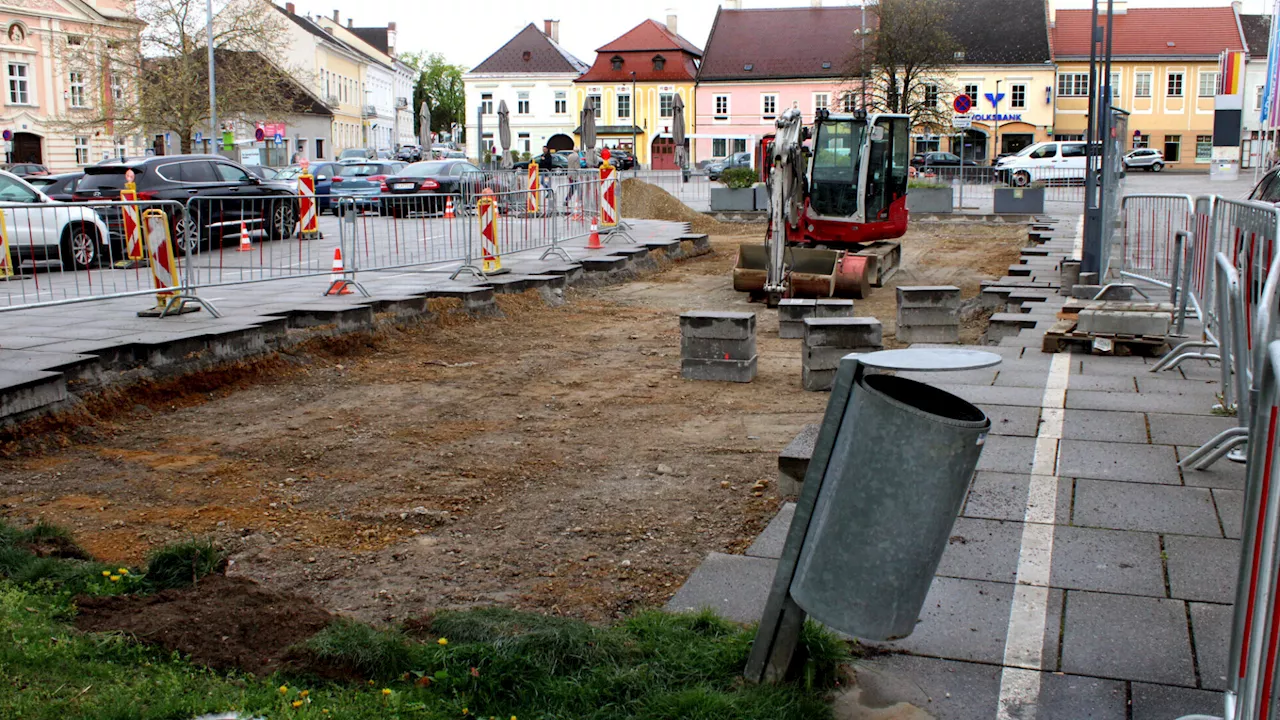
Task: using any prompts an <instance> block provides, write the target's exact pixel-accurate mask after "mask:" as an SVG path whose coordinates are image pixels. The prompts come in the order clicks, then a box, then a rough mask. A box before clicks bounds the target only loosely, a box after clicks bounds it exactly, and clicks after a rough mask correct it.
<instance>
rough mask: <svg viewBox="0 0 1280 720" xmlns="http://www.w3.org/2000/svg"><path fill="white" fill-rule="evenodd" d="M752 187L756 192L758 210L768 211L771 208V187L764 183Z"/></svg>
mask: <svg viewBox="0 0 1280 720" xmlns="http://www.w3.org/2000/svg"><path fill="white" fill-rule="evenodd" d="M751 189H752V190H755V192H756V210H761V211H765V212H767V211H768V210H769V188H767V187H765V186H764V185H757V186H755V187H753V188H751Z"/></svg>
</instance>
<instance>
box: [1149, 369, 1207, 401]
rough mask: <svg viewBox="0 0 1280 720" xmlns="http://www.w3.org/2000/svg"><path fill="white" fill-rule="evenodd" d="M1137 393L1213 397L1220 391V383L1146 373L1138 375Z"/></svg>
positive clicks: (1167, 374) (1170, 374)
mask: <svg viewBox="0 0 1280 720" xmlns="http://www.w3.org/2000/svg"><path fill="white" fill-rule="evenodd" d="M1135 379H1136V381H1137V383H1138V392H1144V393H1167V394H1170V395H1187V396H1195V397H1205V396H1208V397H1213V394H1214V393H1216V392H1218V391H1219V389H1220V383H1218V382H1214V381H1213V380H1205V379H1190V380H1189V379H1186V378H1180V377H1178V376H1177V375H1174V374H1172V373H1163V372H1160V373H1153V372H1147V373H1142V374H1141V375H1138V376H1137V377H1136V378H1135Z"/></svg>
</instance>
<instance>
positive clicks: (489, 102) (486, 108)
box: [480, 93, 493, 115]
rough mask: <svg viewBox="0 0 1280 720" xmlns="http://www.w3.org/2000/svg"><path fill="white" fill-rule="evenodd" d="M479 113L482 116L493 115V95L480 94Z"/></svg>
mask: <svg viewBox="0 0 1280 720" xmlns="http://www.w3.org/2000/svg"><path fill="white" fill-rule="evenodd" d="M480 113H481V114H482V115H492V114H493V93H481V94H480Z"/></svg>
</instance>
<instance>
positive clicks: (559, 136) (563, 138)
mask: <svg viewBox="0 0 1280 720" xmlns="http://www.w3.org/2000/svg"><path fill="white" fill-rule="evenodd" d="M547 147H549V148H551V152H559V151H561V150H572V149H573V138H571V137H569V136H568V135H565V134H564V133H556V134H555V135H552V136H551V137H550V138H547Z"/></svg>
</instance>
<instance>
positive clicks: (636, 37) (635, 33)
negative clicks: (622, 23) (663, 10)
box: [596, 20, 702, 57]
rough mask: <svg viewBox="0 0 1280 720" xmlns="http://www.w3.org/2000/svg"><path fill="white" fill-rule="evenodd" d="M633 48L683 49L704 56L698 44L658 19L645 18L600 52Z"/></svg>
mask: <svg viewBox="0 0 1280 720" xmlns="http://www.w3.org/2000/svg"><path fill="white" fill-rule="evenodd" d="M631 50H683V51H685V52H688V53H692V54H693V55H696V56H698V57H702V50H699V49H698V46H697V45H694V44H693V43H691V42H689V41H688V40H685V39H684V38H682V37H680V36H679V35H677V34H676V33H673V32H671V31H670V30H668V29H667V26H666V25H663V24H662V23H659V22H658V21H656V20H645V21H644V22H642V23H640V24H639V25H637V26H635V27H633V28H631V29H630V30H628V31H626V32H625V33H623V34H622V35H621V36H619V37H618V38H616V39H614V40H613V41H611V42H609V43H607V44H606V45H604V46H603V47H599V48H596V52H598V53H615V52H627V51H631Z"/></svg>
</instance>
